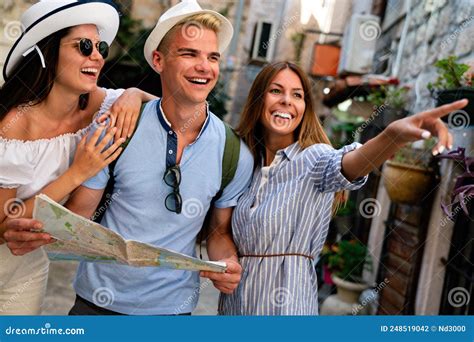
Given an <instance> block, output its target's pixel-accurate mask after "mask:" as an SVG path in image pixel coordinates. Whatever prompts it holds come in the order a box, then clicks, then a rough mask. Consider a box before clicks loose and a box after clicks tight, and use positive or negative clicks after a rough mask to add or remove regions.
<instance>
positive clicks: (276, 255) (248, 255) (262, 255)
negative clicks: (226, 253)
mask: <svg viewBox="0 0 474 342" xmlns="http://www.w3.org/2000/svg"><path fill="white" fill-rule="evenodd" d="M280 256H300V257H304V258H307V259H309V260H311V261H313V260H314V258H313V257H312V256H311V255H306V254H301V253H280V254H240V255H239V257H240V258H274V257H280Z"/></svg>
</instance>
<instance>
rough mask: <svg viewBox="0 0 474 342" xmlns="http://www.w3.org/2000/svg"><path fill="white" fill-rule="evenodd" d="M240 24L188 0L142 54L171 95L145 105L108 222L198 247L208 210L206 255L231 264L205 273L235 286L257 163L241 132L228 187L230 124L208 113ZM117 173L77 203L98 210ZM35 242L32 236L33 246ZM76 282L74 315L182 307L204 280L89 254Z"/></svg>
mask: <svg viewBox="0 0 474 342" xmlns="http://www.w3.org/2000/svg"><path fill="white" fill-rule="evenodd" d="M232 33H233V29H232V25H231V24H230V22H229V21H228V20H227V19H226V18H225V17H223V16H222V15H220V14H219V13H217V12H214V11H210V10H204V9H202V8H201V7H200V6H199V4H198V3H197V2H196V1H182V2H180V3H178V4H177V5H176V6H174V7H172V8H170V9H169V10H168V11H166V12H165V13H164V14H163V15H162V16H161V18H160V19H159V21H158V23H157V25H156V27H155V29H154V30H153V31H152V32H151V34H150V36H149V37H148V39H147V41H146V44H145V48H144V53H145V57H146V60H147V61H148V63H149V64H150V66H151V67H152V68H153V69H154V70H155V71H156V72H158V73H159V74H160V76H161V83H162V91H163V96H162V98H161V99H159V100H156V101H151V102H149V103H148V104H147V105H146V106H145V108H144V110H143V112H142V115H141V119H140V123H139V125H138V126H137V129H136V131H135V134H134V136H133V139H131V140H130V142H129V144H128V145H127V148H126V149H125V150H124V152H123V153H122V155H121V157H120V159H119V160H118V162H117V164H116V166H115V169H114V172H113V173H112V175H113V177H114V179H115V186H114V193H115V194H118V195H117V196H114V200H113V201H111V203H110V204H109V205H108V207H107V210H106V211H105V215H104V217H103V219H102V221H101V223H102V224H103V225H104V226H106V227H109V228H110V229H112V230H114V231H116V232H118V233H120V234H121V235H122V236H124V237H125V238H126V239H133V240H139V241H143V242H146V243H149V244H152V245H156V246H161V247H165V248H169V249H172V250H175V251H178V252H181V253H184V254H187V255H195V254H196V248H195V247H196V239H197V235H198V233H199V232H200V230H201V227H202V226H203V223H204V220H205V216H206V213H207V212H208V210H210V213H211V214H210V220H209V227H211V229H210V233H209V236H208V238H207V250H208V255H209V258H210V259H211V260H220V261H223V262H225V263H226V264H227V270H226V272H225V273H214V272H201V276H203V277H207V278H209V279H210V280H212V282H213V283H214V286H215V287H216V288H217V289H219V290H220V291H222V292H224V293H231V292H233V290H234V289H235V288H236V287H237V285H238V283H239V281H240V277H241V272H242V268H241V266H240V264H239V262H238V258H237V251H236V247H235V245H234V242H233V240H232V233H231V224H230V223H231V216H232V211H233V207H235V205H236V204H237V200H238V198H239V197H240V195H241V194H242V193H243V192H244V190H245V189H246V188H247V187H248V185H249V183H250V178H251V174H252V170H253V157H252V155H251V153H250V151H249V150H248V148H247V147H246V146H245V145H244V143H243V142H242V141H241V140H239V139H238V138H235V140H236V141H237V146H238V147H237V148H238V151H239V153H236V156H235V157H234V160H235V164H236V165H235V168H234V172H235V174H234V176H233V178H232V179H231V180H230V182H228V184H227V186H225V188H224V189H222V191H221V185H222V184H223V183H224V181H223V179H224V176H226V175H225V173H226V172H225V170H227V169H226V168H224V164H225V163H224V162H223V159H224V155H225V154H224V151H225V149H226V148H227V142H228V140H227V138H226V137H228V129H227V128H226V127H225V125H224V123H223V122H222V121H221V120H220V119H219V118H217V117H216V116H215V115H214V114H212V113H211V112H210V110H209V108H208V105H207V102H206V98H207V96H208V95H209V93H210V92H211V90H212V89H213V87H214V86H215V84H216V82H217V79H218V77H219V61H220V56H221V53H222V52H223V51H224V50H225V49H226V47H227V45H228V44H229V42H230V40H231V38H232ZM235 140H234V141H235ZM109 177H110V175H109V169H108V168H107V169H104V170H103V171H102V172H100V173H99V174H98V175H97V176H95V177H94V178H92V179H90V180H88V181H87V182H86V183H84V184H83V185H82V186H81V187H79V188H78V190H76V192H75V193H74V195H73V196H72V197H71V199H70V200H69V202H68V206H69V208H70V209H72V210H73V211H75V212H77V213H80V214H81V215H83V216H85V217H92V216H93V213H94V211H95V210H96V208H97V205H98V204H99V201H100V199H101V197H102V195H103V193H104V189H105V187H106V185H107V182H108V180H109ZM216 195H217V196H216ZM45 242H46V241H45ZM30 247H31V246H28V243H27V242H25V249H28V248H30ZM74 289H75V290H76V293H77V297H76V302H75V305H74V306H73V308H72V309H71V311H70V314H72V315H97V314H99V315H100V314H103V315H105V314H127V315H176V314H190V313H191V312H192V311H193V309H194V308H195V306H196V304H197V300H198V297H199V292H200V282H199V274H198V273H197V272H190V271H182V270H169V269H164V268H159V267H142V268H134V267H129V266H123V265H112V264H102V263H92V262H81V263H80V265H79V267H78V271H77V275H76V278H75V281H74ZM216 309H217V308H216Z"/></svg>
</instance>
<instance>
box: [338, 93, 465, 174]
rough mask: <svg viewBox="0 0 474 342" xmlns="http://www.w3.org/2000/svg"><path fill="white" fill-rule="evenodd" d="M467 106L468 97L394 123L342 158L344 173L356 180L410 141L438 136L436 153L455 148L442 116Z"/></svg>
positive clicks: (434, 150)
mask: <svg viewBox="0 0 474 342" xmlns="http://www.w3.org/2000/svg"><path fill="white" fill-rule="evenodd" d="M466 105H467V100H461V101H456V102H453V103H451V104H447V105H444V106H441V107H437V108H434V109H430V110H427V111H424V112H421V113H417V114H415V115H412V116H409V117H406V118H404V119H401V120H397V121H394V122H392V123H391V124H390V125H388V126H387V128H385V130H384V131H383V132H382V133H380V134H379V135H377V136H376V137H375V138H373V139H371V140H369V141H367V142H366V143H365V144H364V145H362V146H361V147H360V148H358V149H356V150H354V151H351V152H348V153H346V154H345V155H344V157H343V158H342V173H343V174H344V176H345V177H346V178H347V179H348V180H349V181H353V180H354V179H357V178H359V177H362V176H365V175H367V174H368V173H369V172H371V171H372V170H375V169H377V168H378V167H379V166H380V165H382V164H383V162H385V161H386V160H387V159H388V158H390V157H391V156H393V154H394V153H395V152H396V151H398V150H399V149H400V148H401V147H403V146H404V145H405V144H406V143H409V142H412V141H416V140H420V139H427V138H429V137H430V136H432V135H433V136H437V137H438V143H437V144H436V146H435V147H434V148H433V154H435V155H436V154H438V153H442V152H443V151H444V150H445V149H446V147H447V148H449V149H451V148H452V143H453V138H452V136H451V134H450V133H449V132H448V128H447V127H446V125H445V124H444V123H443V122H442V121H441V119H440V118H441V117H443V116H445V115H447V114H449V113H451V112H453V111H455V110H459V109H461V108H463V107H465V106H466Z"/></svg>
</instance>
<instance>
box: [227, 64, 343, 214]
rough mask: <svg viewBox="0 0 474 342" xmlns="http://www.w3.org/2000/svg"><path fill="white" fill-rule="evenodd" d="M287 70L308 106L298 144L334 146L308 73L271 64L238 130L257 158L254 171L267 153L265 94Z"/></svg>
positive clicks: (260, 78)
mask: <svg viewBox="0 0 474 342" xmlns="http://www.w3.org/2000/svg"><path fill="white" fill-rule="evenodd" d="M285 69H290V70H291V71H293V72H294V73H295V74H296V75H298V77H299V79H300V80H301V84H302V85H303V92H304V101H305V104H306V109H305V112H304V114H303V119H302V121H301V123H300V125H299V126H298V127H297V128H296V130H295V132H294V136H295V140H296V141H298V144H299V145H300V146H301V148H303V149H305V148H307V147H309V146H311V145H314V144H328V145H331V142H330V140H329V138H328V136H327V135H326V133H325V132H324V129H323V126H322V125H321V122H320V121H319V118H318V117H317V115H316V113H315V112H314V100H313V96H312V94H311V84H310V81H309V79H308V77H307V76H306V74H305V72H304V71H303V70H302V69H301V68H300V67H299V66H297V65H296V64H294V63H291V62H287V61H285V62H275V63H271V64H268V65H267V66H265V67H264V68H263V69H262V70H261V71H260V72H259V73H258V75H257V77H256V78H255V80H254V82H253V84H252V87H251V88H250V92H249V95H248V97H247V102H246V103H245V106H244V110H243V112H242V114H241V116H240V121H239V124H238V126H237V129H236V131H237V133H238V134H239V135H240V136H241V137H242V139H243V140H244V141H245V143H246V144H247V145H248V147H249V149H250V151H251V152H252V154H253V156H254V160H255V165H254V167H256V166H257V165H259V164H260V161H261V153H262V152H264V151H265V143H264V139H263V126H262V124H261V121H260V120H261V117H262V115H263V112H264V108H265V101H264V94H265V93H266V92H267V90H268V88H269V86H270V84H271V82H272V80H273V79H274V78H275V76H276V75H277V74H278V73H279V72H280V71H282V70H285ZM331 146H332V145H331ZM343 198H344V196H343V193H342V192H337V193H336V196H335V201H334V205H333V213H334V212H335V210H337V208H338V206H339V205H340V204H341V202H343V201H344V200H343Z"/></svg>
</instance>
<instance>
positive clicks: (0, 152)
mask: <svg viewBox="0 0 474 342" xmlns="http://www.w3.org/2000/svg"><path fill="white" fill-rule="evenodd" d="M105 91H106V95H105V98H104V101H103V102H102V104H101V106H100V109H99V112H98V113H97V115H96V117H97V116H100V115H102V114H104V113H105V112H106V111H107V110H108V109H109V108H110V107H111V106H112V104H113V103H114V102H115V100H117V98H118V97H119V96H120V95H121V94H122V93H123V89H105ZM93 124H94V123H91V124H90V125H89V126H88V127H86V128H83V129H81V130H79V131H77V132H75V133H67V134H62V135H59V136H57V137H54V138H51V139H38V140H29V141H23V140H16V139H4V138H1V137H0V187H1V188H10V189H12V188H16V189H17V195H16V197H17V198H18V199H21V200H24V199H27V198H30V197H31V196H33V195H34V194H36V193H37V192H38V191H40V190H41V189H42V188H44V187H45V186H46V185H47V184H49V183H51V182H52V181H53V180H55V179H57V178H58V177H59V176H61V175H62V174H63V173H64V172H65V171H66V170H67V169H68V168H69V167H70V165H71V163H72V161H73V160H74V154H75V151H76V147H77V145H78V144H79V141H80V140H81V138H82V137H83V136H84V135H85V134H86V133H87V132H88V130H89V129H90V128H91V126H92V125H93Z"/></svg>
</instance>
